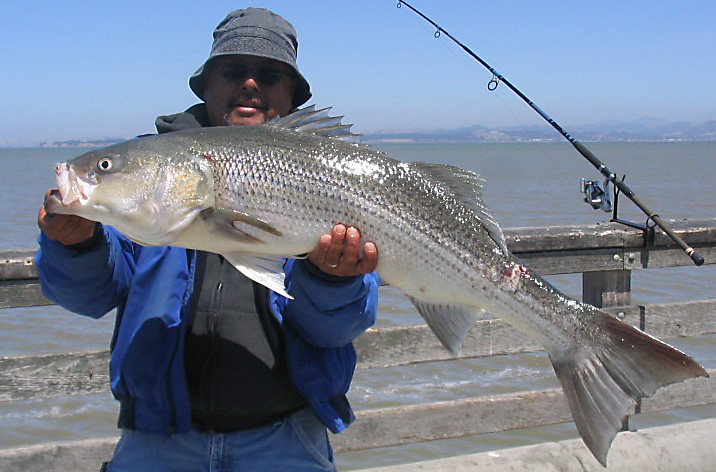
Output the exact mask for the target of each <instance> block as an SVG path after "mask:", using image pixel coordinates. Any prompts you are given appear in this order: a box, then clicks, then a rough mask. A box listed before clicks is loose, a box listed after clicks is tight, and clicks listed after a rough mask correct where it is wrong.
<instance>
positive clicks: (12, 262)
mask: <svg viewBox="0 0 716 472" xmlns="http://www.w3.org/2000/svg"><path fill="white" fill-rule="evenodd" d="M34 258H35V250H34V249H5V250H2V251H0V280H17V279H36V278H37V269H36V268H35V261H34Z"/></svg>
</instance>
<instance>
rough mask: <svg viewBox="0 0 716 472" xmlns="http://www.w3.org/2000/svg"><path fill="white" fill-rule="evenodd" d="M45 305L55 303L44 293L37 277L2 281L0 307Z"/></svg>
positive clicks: (0, 284)
mask: <svg viewBox="0 0 716 472" xmlns="http://www.w3.org/2000/svg"><path fill="white" fill-rule="evenodd" d="M45 305H54V303H53V302H51V301H50V300H48V299H47V298H45V296H44V295H43V294H42V288H41V287H40V282H38V281H37V279H32V280H7V281H3V282H0V308H17V307H23V306H45Z"/></svg>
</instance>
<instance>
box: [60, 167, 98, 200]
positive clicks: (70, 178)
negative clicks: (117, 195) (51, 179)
mask: <svg viewBox="0 0 716 472" xmlns="http://www.w3.org/2000/svg"><path fill="white" fill-rule="evenodd" d="M55 178H56V181H57V188H58V190H59V200H60V201H61V202H62V204H63V205H65V206H68V205H70V204H72V203H74V202H78V203H79V204H80V205H84V204H85V203H87V201H88V200H89V198H90V196H91V194H92V190H93V188H94V185H92V184H91V183H90V182H86V181H85V180H83V179H81V178H80V177H79V176H78V175H77V173H76V172H75V169H74V167H73V166H71V165H69V164H68V163H66V162H63V163H61V164H57V165H56V166H55ZM56 198H57V197H56Z"/></svg>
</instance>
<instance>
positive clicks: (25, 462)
mask: <svg viewBox="0 0 716 472" xmlns="http://www.w3.org/2000/svg"><path fill="white" fill-rule="evenodd" d="M118 439H119V438H116V437H113V438H101V439H86V440H83V441H68V442H62V443H55V444H41V445H37V446H29V447H18V448H14V449H5V450H0V472H47V471H53V470H55V471H63V472H65V471H67V472H69V471H71V472H98V471H99V470H100V466H101V465H102V462H105V461H108V460H110V459H111V458H112V454H113V453H114V447H115V446H116V445H117V441H118Z"/></svg>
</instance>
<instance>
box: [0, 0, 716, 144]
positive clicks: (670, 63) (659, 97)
mask: <svg viewBox="0 0 716 472" xmlns="http://www.w3.org/2000/svg"><path fill="white" fill-rule="evenodd" d="M410 3H411V4H412V5H413V6H415V7H416V8H418V9H420V10H421V11H423V13H425V14H426V15H427V16H429V17H431V18H432V19H433V20H434V21H435V22H436V23H438V24H439V25H440V26H441V27H443V28H444V29H445V30H446V31H448V32H450V33H451V34H452V35H453V36H455V37H457V38H458V39H459V40H461V41H462V42H463V43H464V44H465V45H467V46H468V47H470V48H471V49H472V50H473V51H475V52H476V53H477V54H478V55H479V56H481V57H482V58H483V59H484V60H485V61H487V62H488V63H489V64H490V65H492V67H494V68H495V69H496V70H497V71H499V72H500V73H501V74H502V75H503V76H505V77H506V78H507V79H508V80H509V81H510V82H511V83H513V84H514V85H515V86H517V87H518V88H519V89H520V90H522V92H523V93H525V94H526V95H527V96H528V97H529V98H531V99H532V100H533V101H534V102H535V103H536V104H537V105H538V106H539V107H540V108H542V109H543V110H544V111H545V112H547V113H548V114H549V115H551V116H552V117H553V118H554V119H555V120H556V121H557V122H559V123H560V124H561V125H562V126H563V127H564V128H565V129H567V130H568V131H569V130H570V128H571V127H574V126H581V125H585V124H593V123H599V122H603V121H631V120H635V119H639V118H643V117H652V118H658V119H664V120H669V121H689V122H702V121H706V120H714V119H716V90H714V88H715V87H716V26H714V18H716V2H714V1H713V0H684V1H683V2H680V3H681V4H680V5H679V6H676V4H675V2H673V0H652V1H649V2H647V1H644V0H639V1H636V0H618V1H613V0H602V1H598V2H594V1H584V0H576V1H575V0H571V1H562V0H553V1H535V0H529V1H528V0H501V1H499V2H496V1H482V0H455V1H446V0H440V1H438V0H412V1H411V2H410ZM396 4H397V2H396V1H395V0H355V1H352V2H351V1H341V0H314V1H311V0H304V1H295V0H293V1H263V2H260V3H258V2H254V3H242V2H235V1H232V2H229V1H224V0H211V1H207V2H203V1H201V2H200V1H197V0H194V1H188V0H186V1H184V0H177V1H172V2H166V1H161V2H160V1H151V0H143V1H138V0H128V1H122V2H105V1H97V0H75V1H73V0H68V1H63V2H59V1H55V0H52V1H50V0H45V1H40V0H36V1H33V0H26V1H22V2H14V1H13V2H11V1H5V2H3V3H2V7H1V10H0V11H1V13H2V14H1V15H0V30H1V31H2V32H3V35H4V38H3V47H2V48H1V50H0V59H1V60H0V104H1V105H2V108H3V110H2V113H0V146H8V145H32V144H37V143H39V142H42V141H56V140H68V139H101V138H115V137H130V136H135V135H139V134H144V133H150V132H153V131H154V127H153V123H154V118H155V117H156V116H157V115H162V114H170V113H175V112H179V111H182V110H184V109H186V108H188V107H189V106H191V105H192V104H194V103H196V102H197V98H196V97H195V96H194V95H193V94H192V93H191V91H190V90H189V87H188V82H187V81H188V78H189V76H190V75H191V74H192V73H193V72H194V71H195V70H196V69H197V68H198V67H199V65H201V64H202V63H203V62H204V60H206V58H207V56H208V53H209V50H210V48H211V39H212V38H211V32H212V31H213V29H214V27H215V26H216V25H217V24H218V23H219V21H220V20H221V19H222V18H223V17H224V16H225V15H226V14H227V13H228V12H229V11H231V10H234V9H237V8H243V7H247V6H256V7H265V8H269V9H271V10H273V11H275V12H276V13H279V14H281V15H282V16H284V17H285V18H286V19H288V20H289V21H290V22H291V23H292V24H293V25H294V26H295V27H296V29H297V31H298V38H299V57H298V64H299V68H300V69H301V71H302V73H303V74H304V76H305V77H307V79H308V80H309V82H310V84H311V89H312V91H313V94H314V96H313V99H312V100H311V101H310V102H309V104H315V105H316V106H318V107H321V108H322V107H328V106H330V107H333V112H334V113H335V114H339V115H345V117H346V118H345V121H346V122H351V123H354V130H355V131H358V132H363V133H367V132H375V131H380V130H384V131H386V130H392V131H396V130H400V131H415V130H431V129H439V128H456V127H465V126H471V125H484V126H489V127H495V126H531V125H534V124H540V123H543V122H542V120H541V119H540V118H539V117H538V116H537V114H536V113H535V112H534V111H532V110H531V109H530V108H529V107H528V106H527V105H526V104H524V103H523V102H522V101H520V99H519V98H517V97H516V95H515V94H514V93H513V92H511V91H510V90H509V89H508V88H507V87H506V86H505V85H504V84H503V85H500V86H499V87H498V88H497V90H496V91H493V92H490V91H488V90H487V83H488V82H489V80H490V78H491V74H490V72H488V71H487V70H486V69H484V68H483V67H482V66H481V65H480V64H478V63H477V62H476V61H474V60H473V59H472V58H470V57H469V56H468V55H467V54H466V53H465V52H463V51H462V50H461V49H460V48H459V47H458V46H457V45H455V44H454V43H452V42H451V41H450V40H449V39H448V38H447V37H445V36H442V37H440V38H438V39H436V38H435V37H434V35H433V33H434V32H435V29H434V28H433V27H432V26H431V25H429V24H428V23H426V22H425V21H424V20H423V19H421V18H419V17H418V16H417V15H415V14H414V13H412V12H411V11H410V10H409V9H408V8H406V7H403V8H396ZM544 125H545V126H548V125H547V124H546V123H545V124H544Z"/></svg>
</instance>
